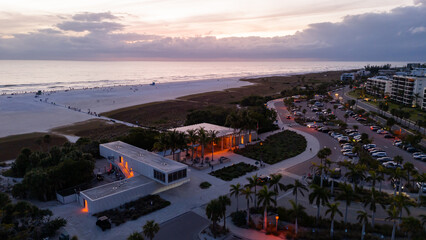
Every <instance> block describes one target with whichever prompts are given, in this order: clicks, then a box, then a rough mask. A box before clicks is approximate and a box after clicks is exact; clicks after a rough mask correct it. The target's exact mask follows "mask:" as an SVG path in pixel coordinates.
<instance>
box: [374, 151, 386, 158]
mask: <svg viewBox="0 0 426 240" xmlns="http://www.w3.org/2000/svg"><path fill="white" fill-rule="evenodd" d="M371 156H372V157H373V158H376V159H377V158H382V157H387V156H388V155H387V154H386V152H377V153H373V154H372V155H371Z"/></svg>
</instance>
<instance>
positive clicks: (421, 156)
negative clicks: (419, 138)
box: [413, 153, 426, 160]
mask: <svg viewBox="0 0 426 240" xmlns="http://www.w3.org/2000/svg"><path fill="white" fill-rule="evenodd" d="M425 157H426V154H423V153H422V154H420V155H416V156H414V157H413V158H414V159H416V160H422V159H423V158H425Z"/></svg>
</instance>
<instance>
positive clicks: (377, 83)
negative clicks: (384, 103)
mask: <svg viewBox="0 0 426 240" xmlns="http://www.w3.org/2000/svg"><path fill="white" fill-rule="evenodd" d="M365 90H366V91H367V93H368V94H371V95H376V96H390V95H391V92H392V79H389V78H388V77H386V76H376V77H371V78H368V79H367V82H366V83H365Z"/></svg>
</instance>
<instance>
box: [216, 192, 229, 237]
mask: <svg viewBox="0 0 426 240" xmlns="http://www.w3.org/2000/svg"><path fill="white" fill-rule="evenodd" d="M218 200H219V203H220V206H221V212H222V213H221V214H222V216H223V229H226V206H231V199H229V197H228V196H226V195H222V196H220V197H219V198H218Z"/></svg>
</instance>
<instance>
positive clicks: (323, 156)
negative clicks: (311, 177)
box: [317, 147, 331, 187]
mask: <svg viewBox="0 0 426 240" xmlns="http://www.w3.org/2000/svg"><path fill="white" fill-rule="evenodd" d="M330 155H331V149H330V148H327V147H326V148H323V149H321V150H319V151H318V153H317V157H318V158H319V159H321V165H322V164H323V161H324V160H325V159H326V158H327V157H328V156H330ZM323 179H324V168H321V184H320V186H321V187H322V186H323Z"/></svg>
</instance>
